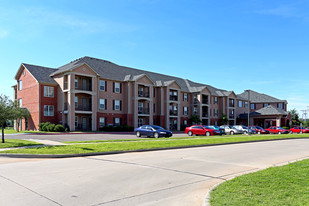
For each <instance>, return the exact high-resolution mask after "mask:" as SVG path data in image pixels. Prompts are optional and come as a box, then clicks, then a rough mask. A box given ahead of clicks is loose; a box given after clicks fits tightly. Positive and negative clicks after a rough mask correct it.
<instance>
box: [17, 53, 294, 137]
mask: <svg viewBox="0 0 309 206" xmlns="http://www.w3.org/2000/svg"><path fill="white" fill-rule="evenodd" d="M15 79H16V81H17V85H14V86H13V88H14V92H15V93H14V97H15V100H16V101H18V102H19V105H20V106H21V107H24V108H27V109H28V110H29V112H30V114H31V116H30V117H29V118H28V119H26V120H22V122H21V124H20V125H21V129H22V130H25V129H27V130H38V124H39V123H41V122H47V121H48V122H51V123H55V124H63V125H64V126H68V127H69V128H70V130H71V131H75V130H94V131H95V130H100V128H102V127H103V126H105V125H129V126H134V127H137V126H140V125H143V124H155V125H161V126H163V127H165V128H167V129H172V130H180V129H181V126H185V125H190V124H191V122H190V117H191V116H192V115H198V116H199V118H200V119H201V122H202V124H205V125H209V124H213V125H220V124H221V117H222V114H226V115H227V117H228V119H229V124H231V125H233V124H237V123H243V124H247V121H245V115H246V112H247V111H248V97H247V96H246V95H247V93H248V92H244V93H242V94H239V95H237V94H235V93H234V92H233V91H226V90H222V89H217V88H215V87H212V86H210V85H207V84H201V83H196V82H193V81H190V80H188V79H181V78H178V77H173V76H168V75H164V74H159V73H154V72H150V71H144V70H139V69H134V68H129V67H124V66H119V65H117V64H114V63H112V62H109V61H105V60H101V59H96V58H92V57H83V58H80V59H77V60H75V61H72V62H70V63H68V64H66V65H64V66H61V67H59V68H47V67H42V66H35V65H30V64H25V63H22V64H21V66H20V67H19V69H18V71H17V74H16V76H15ZM286 109H287V101H285V100H279V99H276V98H274V97H270V96H268V95H265V94H260V93H257V92H254V91H250V112H251V113H252V114H250V117H251V122H252V124H257V125H260V126H268V125H270V124H272V125H278V126H280V125H286V124H287V121H288V117H287V112H286Z"/></svg>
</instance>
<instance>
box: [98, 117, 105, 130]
mask: <svg viewBox="0 0 309 206" xmlns="http://www.w3.org/2000/svg"><path fill="white" fill-rule="evenodd" d="M99 126H100V128H102V127H104V126H105V117H100V122H99Z"/></svg>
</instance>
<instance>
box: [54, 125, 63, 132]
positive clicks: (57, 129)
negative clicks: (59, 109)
mask: <svg viewBox="0 0 309 206" xmlns="http://www.w3.org/2000/svg"><path fill="white" fill-rule="evenodd" d="M55 132H64V126H62V125H61V124H57V125H56V126H55Z"/></svg>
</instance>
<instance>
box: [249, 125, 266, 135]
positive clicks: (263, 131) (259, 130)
mask: <svg viewBox="0 0 309 206" xmlns="http://www.w3.org/2000/svg"><path fill="white" fill-rule="evenodd" d="M249 129H252V130H254V131H255V132H256V134H269V131H267V130H265V129H263V128H262V127H259V126H250V127H249Z"/></svg>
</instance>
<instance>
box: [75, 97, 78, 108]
mask: <svg viewBox="0 0 309 206" xmlns="http://www.w3.org/2000/svg"><path fill="white" fill-rule="evenodd" d="M74 102H75V108H77V107H78V97H75V98H74Z"/></svg>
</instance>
